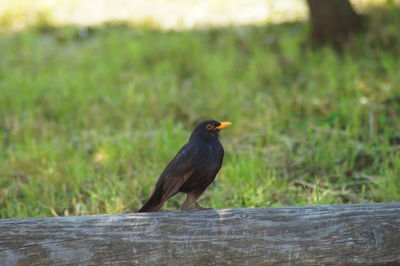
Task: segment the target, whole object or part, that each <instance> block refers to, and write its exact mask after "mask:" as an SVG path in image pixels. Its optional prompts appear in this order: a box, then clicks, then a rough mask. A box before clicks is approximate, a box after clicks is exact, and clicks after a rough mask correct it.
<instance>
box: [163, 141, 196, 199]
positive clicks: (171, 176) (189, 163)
mask: <svg viewBox="0 0 400 266" xmlns="http://www.w3.org/2000/svg"><path fill="white" fill-rule="evenodd" d="M195 150H196V149H195V147H193V146H192V145H190V144H186V145H185V146H183V147H182V149H181V150H180V151H179V152H178V154H177V155H176V156H175V158H174V159H172V160H171V162H170V163H169V164H168V165H167V167H166V168H165V170H164V172H163V173H162V174H161V176H160V179H159V182H160V183H161V184H160V185H162V188H163V189H162V190H163V194H165V196H167V197H168V198H169V197H172V196H173V195H174V194H176V193H177V192H178V191H179V189H180V187H181V186H182V185H183V184H184V183H185V182H186V181H187V180H188V179H189V178H190V177H191V175H192V174H193V172H194V169H193V160H194V157H195ZM158 185H159V184H158V183H157V186H158Z"/></svg>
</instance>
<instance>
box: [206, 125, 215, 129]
mask: <svg viewBox="0 0 400 266" xmlns="http://www.w3.org/2000/svg"><path fill="white" fill-rule="evenodd" d="M213 128H214V126H213V125H211V124H207V126H206V129H207V130H211V129H213Z"/></svg>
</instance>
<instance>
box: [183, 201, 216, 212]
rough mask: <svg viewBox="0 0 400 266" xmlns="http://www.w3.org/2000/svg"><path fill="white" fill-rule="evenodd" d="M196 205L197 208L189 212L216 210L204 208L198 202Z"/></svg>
mask: <svg viewBox="0 0 400 266" xmlns="http://www.w3.org/2000/svg"><path fill="white" fill-rule="evenodd" d="M194 204H195V206H196V207H194V208H191V209H189V210H191V211H209V210H214V209H213V208H203V207H201V206H200V205H199V204H198V203H197V202H195V203H194Z"/></svg>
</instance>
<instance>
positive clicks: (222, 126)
mask: <svg viewBox="0 0 400 266" xmlns="http://www.w3.org/2000/svg"><path fill="white" fill-rule="evenodd" d="M230 125H232V123H231V122H221V125H219V126H217V127H216V128H215V129H223V128H225V127H229V126H230Z"/></svg>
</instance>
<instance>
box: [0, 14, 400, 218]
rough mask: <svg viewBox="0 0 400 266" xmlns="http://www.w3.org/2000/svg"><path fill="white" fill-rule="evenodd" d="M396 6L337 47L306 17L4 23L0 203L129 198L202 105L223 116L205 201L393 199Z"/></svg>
mask: <svg viewBox="0 0 400 266" xmlns="http://www.w3.org/2000/svg"><path fill="white" fill-rule="evenodd" d="M390 14H391V15H390ZM398 18H399V14H398V12H396V11H392V12H391V13H389V15H388V14H387V13H385V14H384V15H380V14H379V13H377V14H375V15H374V16H373V19H371V21H370V27H369V31H368V32H367V33H366V34H365V35H362V36H359V37H356V38H354V40H352V41H351V42H350V43H349V44H348V45H347V46H346V47H345V49H344V50H342V51H341V52H338V51H336V50H335V49H333V48H332V47H329V46H327V47H321V48H320V49H313V48H312V47H311V46H310V45H309V44H308V43H307V42H306V39H307V34H308V26H307V24H304V23H291V24H280V25H269V26H265V27H240V28H224V29H212V30H208V31H184V32H173V31H170V32H160V31H157V30H153V29H149V28H146V27H136V28H132V27H128V26H124V25H105V26H102V27H98V28H90V29H89V31H85V30H82V29H79V28H76V27H63V28H51V27H42V26H41V27H40V28H30V29H27V30H23V31H20V32H15V33H4V34H3V35H1V36H0V50H1V51H3V53H2V55H1V60H0V145H1V149H0V217H1V218H16V217H21V218H22V217H43V216H53V215H83V214H97V213H121V212H134V211H136V210H137V209H138V208H139V207H140V206H141V204H142V203H143V202H144V201H145V200H146V198H147V197H148V195H149V193H150V191H151V190H152V188H153V186H154V184H155V182H156V180H157V178H158V176H159V174H160V173H161V172H162V170H163V168H164V167H165V165H166V164H167V163H168V161H169V160H170V159H171V158H172V157H173V156H174V155H175V153H176V152H177V151H178V150H179V148H180V147H181V145H183V144H184V143H185V142H186V141H187V139H188V137H189V134H190V132H191V130H192V129H193V127H194V126H195V125H196V123H198V122H199V121H201V120H203V119H208V118H213V119H217V120H227V121H231V122H233V126H231V127H229V128H227V129H225V130H224V131H223V132H222V134H221V135H222V136H221V142H222V143H223V145H224V147H225V160H224V165H223V168H222V170H221V171H220V173H219V175H218V177H217V179H216V181H215V182H214V183H213V184H212V185H211V186H210V187H209V189H208V190H207V191H206V192H205V194H204V195H203V196H202V197H201V198H200V204H202V205H204V206H206V207H214V208H239V207H269V206H281V205H309V204H336V203H362V202H381V201H400V88H399V87H400V75H399V71H398V62H400V46H398V45H396V44H398V43H399V41H400V34H399V31H398V26H397V27H396V26H395V25H399V21H398V20H399V19H398ZM317 181H318V182H317ZM183 199H184V198H183V195H178V196H176V197H174V198H172V199H171V200H169V201H168V202H167V204H166V205H165V207H164V208H163V210H176V209H177V208H178V207H179V206H180V204H181V203H182V202H183Z"/></svg>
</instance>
